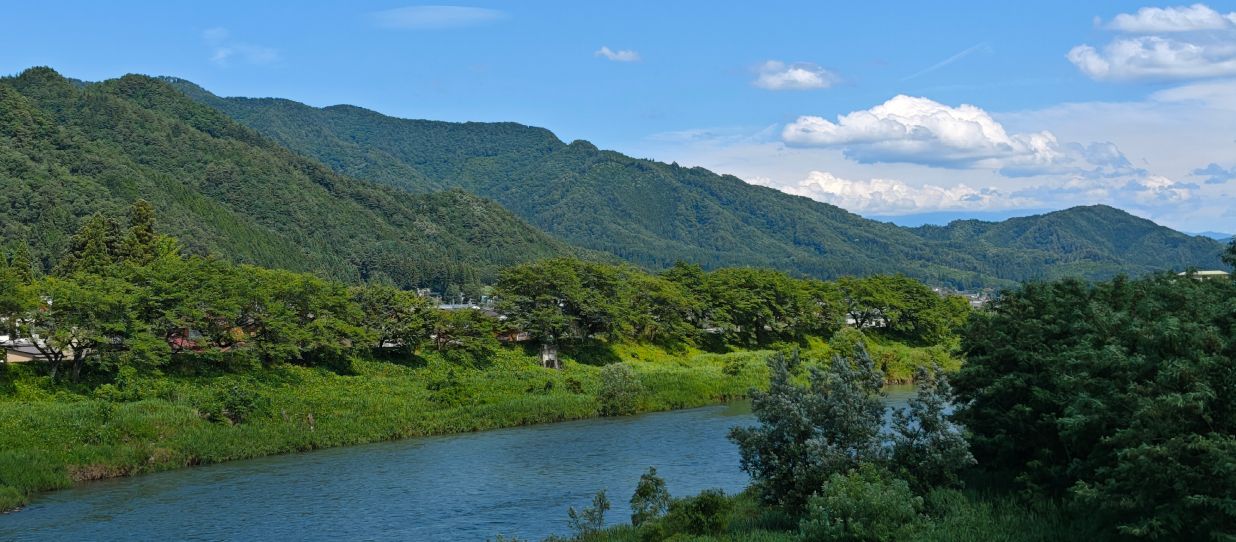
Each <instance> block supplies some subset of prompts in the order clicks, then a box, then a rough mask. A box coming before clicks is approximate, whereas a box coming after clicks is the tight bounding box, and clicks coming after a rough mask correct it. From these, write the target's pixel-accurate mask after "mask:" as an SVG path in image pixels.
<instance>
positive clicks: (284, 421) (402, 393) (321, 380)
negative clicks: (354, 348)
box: [0, 339, 921, 510]
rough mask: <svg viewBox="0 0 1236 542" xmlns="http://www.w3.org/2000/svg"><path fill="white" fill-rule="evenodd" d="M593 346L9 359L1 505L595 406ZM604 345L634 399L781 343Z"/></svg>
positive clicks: (649, 404) (647, 398)
mask: <svg viewBox="0 0 1236 542" xmlns="http://www.w3.org/2000/svg"><path fill="white" fill-rule="evenodd" d="M878 347H879V348H883V346H878ZM593 350H595V349H592V350H589V351H584V352H582V353H581V354H582V355H581V356H580V360H577V359H575V358H574V357H572V356H570V355H565V356H564V361H565V368H564V369H562V370H552V369H545V368H542V367H540V366H539V364H538V363H537V361H536V360H537V358H536V357H535V356H534V355H530V354H529V353H526V352H525V351H524V350H523V349H522V348H502V349H499V350H498V351H497V352H496V354H495V355H494V356H493V357H492V359H488V360H485V361H484V364H483V366H480V367H469V366H463V365H459V364H455V363H451V362H449V361H448V360H446V359H443V357H441V356H440V355H438V354H435V353H431V354H427V355H426V356H425V357H423V358H421V357H418V358H415V359H412V360H391V361H377V360H370V359H361V360H355V361H354V362H353V363H352V366H351V370H350V371H345V372H343V373H340V372H334V371H331V370H328V369H325V368H308V367H302V366H297V365H278V366H275V367H269V368H261V367H250V368H241V369H238V368H231V370H224V369H223V368H220V367H211V366H205V367H195V368H188V369H186V368H183V367H181V368H178V369H177V370H175V371H173V370H170V369H169V371H168V372H169V374H167V375H163V376H158V377H140V376H133V375H128V376H122V377H121V378H118V379H117V381H116V382H114V383H108V384H104V385H101V386H97V387H96V386H90V385H79V386H65V385H53V384H52V383H51V382H50V381H49V380H48V379H47V378H46V377H43V376H38V375H37V374H36V373H35V371H34V369H35V368H34V367H31V366H15V365H13V366H8V367H4V368H2V369H0V370H2V371H3V372H0V510H8V509H12V508H15V507H18V506H21V505H22V504H24V503H25V502H27V501H28V499H29V497H30V496H31V495H32V494H34V493H36V492H39V491H46V490H52V489H59V488H64V487H68V486H70V485H72V484H74V483H77V482H82V481H86V480H95V479H102V478H111V477H117V476H129V475H134V474H142V473H148V472H155V471H161V470H167V469H173V468H180V467H186V466H192V465H201V464H207V463H218V462H223V461H231V460H236V459H247V458H253V457H261V456H267V455H273V454H281V453H290V452H300V451H307V450H314V449H318V448H326V447H333V446H346V445H351V444H361V443H368V442H376V441H383V440H393V439H400V438H407V437H413V436H422V435H435V434H447V433H460V432H469V431H482V430H486V429H495V428H500V427H513V426H521V425H530V424H538V423H548V422H557V421H565V420H574V419H581V418H590V417H594V416H597V409H598V404H597V401H596V395H597V391H598V390H599V388H600V382H599V378H598V375H599V372H600V367H599V360H598V359H597V356H596V352H595V351H593ZM604 350H605V352H604V355H603V356H601V357H602V359H604V360H605V361H614V360H621V361H624V362H626V363H629V364H630V365H631V366H632V368H633V369H634V370H635V372H636V374H637V375H638V376H639V379H640V383H641V385H642V387H643V390H644V391H643V393H642V394H640V396H639V399H638V401H637V403H636V409H637V411H639V412H650V411H661V410H671V409H679V408H691V407H698V406H704V405H709V404H715V403H718V402H721V401H725V400H731V399H739V398H743V397H745V396H746V395H747V393H748V392H749V391H750V389H751V388H753V387H759V386H764V385H765V384H766V383H767V379H768V369H767V365H766V363H765V362H766V360H767V358H768V356H770V355H771V354H772V353H773V352H774V351H773V350H758V351H736V352H728V353H722V354H716V353H706V352H702V351H699V350H696V349H692V348H684V349H680V350H676V351H666V350H664V349H661V348H658V347H655V346H648V345H634V344H617V345H608V346H605V347H604ZM918 350H921V349H908V350H907V351H908V352H911V353H914V352H917V351H918ZM806 352H807V353H808V354H810V355H809V358H810V359H824V355H825V354H826V353H827V352H828V345H826V344H825V343H824V342H823V341H819V340H815V339H813V340H811V341H810V342H809V343H808V345H807V348H806ZM581 361H583V362H586V363H583V362H581ZM344 373H346V374H344Z"/></svg>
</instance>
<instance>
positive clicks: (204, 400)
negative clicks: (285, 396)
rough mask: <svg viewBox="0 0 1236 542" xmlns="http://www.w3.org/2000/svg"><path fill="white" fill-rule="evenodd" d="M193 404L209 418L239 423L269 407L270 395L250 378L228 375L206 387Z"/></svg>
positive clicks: (203, 415)
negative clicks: (262, 391) (260, 389)
mask: <svg viewBox="0 0 1236 542" xmlns="http://www.w3.org/2000/svg"><path fill="white" fill-rule="evenodd" d="M193 406H194V408H196V409H197V411H198V413H200V414H201V416H202V417H203V418H206V419H207V420H210V421H212V422H228V423H231V424H238V423H242V422H244V421H245V420H248V419H251V418H253V417H254V416H258V415H260V414H263V413H265V412H266V411H268V410H269V408H270V399H269V398H268V397H266V396H265V395H263V394H262V393H261V392H260V391H259V390H258V389H257V386H255V385H254V384H253V382H251V381H249V380H247V379H242V378H231V377H225V378H222V379H220V382H218V383H216V384H214V385H212V386H210V387H208V388H205V395H201V396H198V397H197V398H195V400H194V401H193Z"/></svg>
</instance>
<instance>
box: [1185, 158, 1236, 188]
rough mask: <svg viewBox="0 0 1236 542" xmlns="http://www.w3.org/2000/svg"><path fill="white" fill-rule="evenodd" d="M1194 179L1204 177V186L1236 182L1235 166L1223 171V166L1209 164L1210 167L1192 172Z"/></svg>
mask: <svg viewBox="0 0 1236 542" xmlns="http://www.w3.org/2000/svg"><path fill="white" fill-rule="evenodd" d="M1193 176H1194V177H1205V178H1206V184H1223V183H1226V182H1228V181H1231V180H1236V166H1233V167H1232V168H1231V169H1225V168H1224V167H1223V166H1220V165H1219V164H1216V163H1214V162H1211V163H1210V165H1208V166H1206V167H1203V168H1197V169H1195V170H1193Z"/></svg>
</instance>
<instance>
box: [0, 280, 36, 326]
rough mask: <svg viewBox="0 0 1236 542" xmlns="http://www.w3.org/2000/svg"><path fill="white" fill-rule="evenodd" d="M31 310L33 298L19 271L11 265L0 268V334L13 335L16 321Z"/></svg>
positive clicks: (26, 282)
mask: <svg viewBox="0 0 1236 542" xmlns="http://www.w3.org/2000/svg"><path fill="white" fill-rule="evenodd" d="M33 308H34V296H33V295H31V292H30V287H29V285H28V281H26V280H24V278H23V276H22V272H21V270H20V269H16V268H14V266H12V265H3V266H0V332H2V333H3V334H5V335H9V336H13V335H15V334H16V333H17V324H18V321H19V320H21V319H23V318H25V317H26V316H27V313H28V312H29V311H30V310H31V309H33Z"/></svg>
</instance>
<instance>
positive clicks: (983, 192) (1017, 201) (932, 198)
mask: <svg viewBox="0 0 1236 542" xmlns="http://www.w3.org/2000/svg"><path fill="white" fill-rule="evenodd" d="M761 181H762V180H756V181H755V183H756V184H769V183H768V182H761ZM774 188H778V189H780V190H782V191H784V192H788V193H790V194H795V195H799V196H805V197H808V198H811V199H814V200H816V201H822V202H825V203H831V204H833V205H836V206H838V207H841V208H843V209H846V210H848V211H852V212H856V213H861V214H877V215H879V214H889V215H897V214H906V213H914V212H924V211H940V210H990V209H1007V208H1011V207H1017V206H1021V205H1025V204H1027V203H1029V200H1026V199H1023V198H1013V197H1010V196H1008V195H1006V194H1004V193H1002V192H1001V191H999V190H997V189H995V188H973V187H970V186H966V185H965V184H958V185H955V186H948V187H946V186H937V185H932V184H924V185H922V186H911V185H909V184H907V183H905V182H902V181H898V180H893V179H869V180H850V179H843V178H841V177H838V176H836V175H833V174H832V173H829V172H825V171H811V172H810V173H808V174H807V178H806V179H803V180H802V181H801V182H799V183H798V184H797V185H793V186H783V187H778V186H774Z"/></svg>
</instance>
